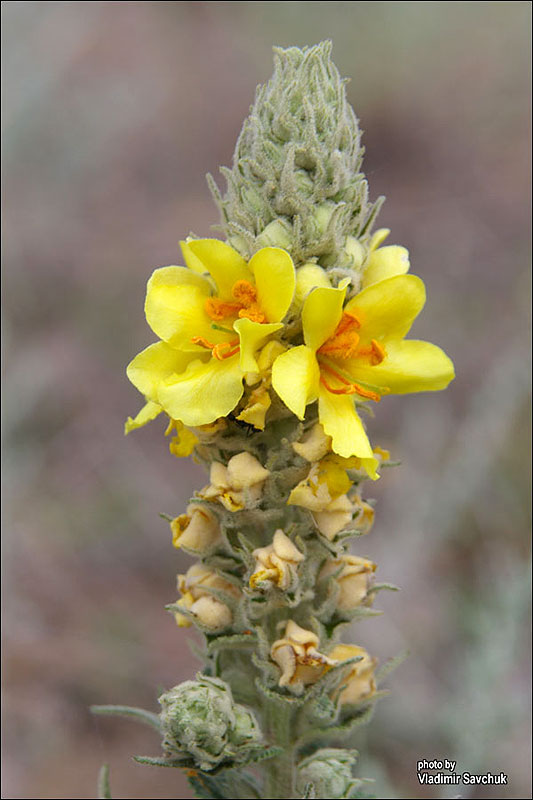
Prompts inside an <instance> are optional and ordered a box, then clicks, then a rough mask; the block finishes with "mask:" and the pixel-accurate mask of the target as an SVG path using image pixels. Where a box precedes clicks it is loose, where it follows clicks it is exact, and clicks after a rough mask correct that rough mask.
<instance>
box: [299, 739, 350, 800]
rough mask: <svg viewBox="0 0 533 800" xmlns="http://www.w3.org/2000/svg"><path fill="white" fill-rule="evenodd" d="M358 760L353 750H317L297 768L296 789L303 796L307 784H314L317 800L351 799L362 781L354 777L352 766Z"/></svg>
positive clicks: (331, 748)
mask: <svg viewBox="0 0 533 800" xmlns="http://www.w3.org/2000/svg"><path fill="white" fill-rule="evenodd" d="M356 760H357V757H356V753H355V752H354V751H353V750H352V751H350V750H338V749H337V748H333V747H328V748H324V749H323V750H317V751H316V753H313V755H312V756H308V758H304V760H303V761H300V763H299V764H298V768H297V778H296V788H297V791H298V794H299V795H300V796H303V794H304V792H305V787H306V786H307V784H309V783H312V784H313V787H314V791H315V794H314V796H315V797H316V798H317V800H318V798H330V797H340V798H343V797H351V796H352V792H353V790H354V789H356V788H357V787H358V786H360V785H361V781H359V780H357V779H356V778H354V777H353V776H352V766H353V765H354V764H355V762H356Z"/></svg>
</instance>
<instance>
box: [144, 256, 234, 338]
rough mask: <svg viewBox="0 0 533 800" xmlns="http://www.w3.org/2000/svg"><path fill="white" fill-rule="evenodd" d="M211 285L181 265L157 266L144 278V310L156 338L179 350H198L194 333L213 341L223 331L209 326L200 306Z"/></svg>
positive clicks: (202, 306) (209, 323) (219, 336)
mask: <svg viewBox="0 0 533 800" xmlns="http://www.w3.org/2000/svg"><path fill="white" fill-rule="evenodd" d="M210 291H211V287H210V284H209V281H208V280H207V279H206V278H203V277H202V276H201V275H197V274H196V273H194V272H191V270H189V269H186V268H185V267H161V269H156V270H155V272H154V273H153V274H152V277H151V278H150V280H149V281H148V286H147V289H146V302H145V304H144V311H145V314H146V320H147V322H148V324H149V326H150V327H151V329H152V330H153V331H154V333H156V334H157V335H158V336H159V338H160V339H163V340H164V341H165V342H168V343H169V344H171V345H173V346H174V347H178V348H180V349H181V350H191V351H198V350H199V349H200V348H199V345H197V344H193V343H192V339H193V337H194V336H203V337H204V338H206V339H209V340H210V341H211V340H212V341H213V342H214V343H215V344H216V343H218V342H220V341H223V339H224V334H223V333H221V332H220V331H214V330H213V329H212V328H211V320H210V319H209V317H208V316H207V314H206V313H205V311H204V305H205V301H206V299H207V297H208V296H209V294H210Z"/></svg>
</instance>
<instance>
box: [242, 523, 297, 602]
mask: <svg viewBox="0 0 533 800" xmlns="http://www.w3.org/2000/svg"><path fill="white" fill-rule="evenodd" d="M252 555H253V557H254V558H255V568H254V573H253V575H252V576H251V577H250V586H251V587H252V589H255V588H256V587H257V586H259V588H263V587H262V586H261V584H263V586H264V585H265V584H266V586H267V587H268V586H269V585H272V584H274V585H275V586H278V587H279V588H280V589H283V590H287V589H289V588H290V586H291V584H292V583H293V581H294V579H295V577H296V570H297V568H298V564H299V563H300V562H301V561H303V560H304V555H303V553H300V551H299V550H298V548H297V547H295V545H293V543H292V542H291V540H290V539H289V537H288V536H286V535H285V534H284V532H283V531H282V530H281V528H280V529H278V530H277V531H276V532H275V534H274V539H273V541H272V544H269V545H268V546H267V547H258V548H257V550H254V551H253V553H252Z"/></svg>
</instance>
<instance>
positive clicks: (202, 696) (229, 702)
mask: <svg viewBox="0 0 533 800" xmlns="http://www.w3.org/2000/svg"><path fill="white" fill-rule="evenodd" d="M159 703H160V705H161V714H160V719H161V729H162V731H163V735H164V740H163V749H164V751H165V755H166V756H167V757H168V758H183V757H187V756H189V757H190V758H192V759H193V760H194V762H195V764H196V765H197V766H198V767H199V769H201V770H203V771H205V772H209V771H210V770H212V769H215V767H218V766H219V765H220V764H222V763H226V764H228V765H230V764H231V763H232V762H233V763H234V764H238V763H241V762H243V761H245V760H246V757H247V756H248V755H249V753H250V749H251V748H252V747H253V746H254V745H257V744H258V743H259V742H260V741H261V738H262V736H261V731H260V729H259V726H258V724H257V721H256V719H255V717H254V716H253V714H252V713H251V712H250V711H248V709H246V708H245V707H244V706H242V705H240V704H239V703H235V702H234V700H233V696H232V694H231V689H230V687H229V685H228V684H227V683H225V682H224V681H222V680H220V679H219V678H210V677H208V676H206V675H201V674H199V675H197V676H196V680H195V681H185V683H181V684H180V685H179V686H175V687H174V688H173V689H170V691H168V692H165V694H162V695H161V697H160V698H159Z"/></svg>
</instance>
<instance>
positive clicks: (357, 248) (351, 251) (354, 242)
mask: <svg viewBox="0 0 533 800" xmlns="http://www.w3.org/2000/svg"><path fill="white" fill-rule="evenodd" d="M344 254H345V255H346V260H347V262H348V266H349V267H350V268H351V269H354V270H357V271H359V270H360V269H361V267H362V266H363V264H364V261H365V258H366V250H365V248H364V247H363V245H362V244H361V242H360V241H359V240H358V239H356V238H355V236H347V237H346V242H345V244H344Z"/></svg>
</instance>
